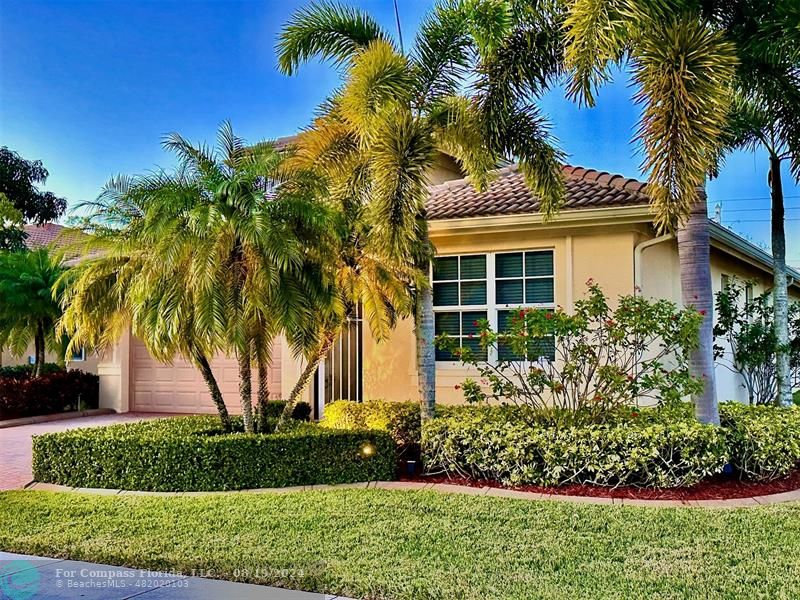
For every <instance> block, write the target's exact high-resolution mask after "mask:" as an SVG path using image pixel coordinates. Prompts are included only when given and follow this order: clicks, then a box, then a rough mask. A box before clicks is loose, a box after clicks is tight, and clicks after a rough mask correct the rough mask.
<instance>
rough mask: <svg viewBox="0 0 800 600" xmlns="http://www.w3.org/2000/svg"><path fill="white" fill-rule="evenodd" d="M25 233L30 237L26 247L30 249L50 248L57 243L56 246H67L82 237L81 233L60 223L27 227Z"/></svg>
mask: <svg viewBox="0 0 800 600" xmlns="http://www.w3.org/2000/svg"><path fill="white" fill-rule="evenodd" d="M25 233H27V234H28V237H27V238H26V239H25V245H26V246H28V248H40V247H42V246H49V245H50V244H53V242H56V244H55V245H56V246H64V245H65V244H68V243H71V242H73V241H75V240H76V239H77V238H78V236H80V235H82V234H81V232H79V231H77V230H75V229H70V228H69V227H64V226H63V225H59V224H58V223H44V224H42V225H33V224H29V225H25Z"/></svg>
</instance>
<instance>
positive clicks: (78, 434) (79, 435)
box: [33, 416, 395, 491]
mask: <svg viewBox="0 0 800 600" xmlns="http://www.w3.org/2000/svg"><path fill="white" fill-rule="evenodd" d="M236 423H237V425H238V424H240V420H238V419H237V420H236ZM365 449H366V450H365ZM33 474H34V478H35V479H36V480H37V481H42V482H47V483H58V484H63V485H71V486H76V487H97V488H119V489H125V490H144V491H212V490H235V489H248V488H266V487H285V486H294V485H314V484H333V483H352V482H357V481H370V480H387V479H393V478H394V474H395V451H394V443H393V442H392V439H391V438H390V437H389V435H388V434H386V433H385V432H380V431H345V430H336V429H328V428H324V427H320V426H318V425H314V424H307V423H297V424H296V425H295V426H293V427H292V428H291V429H290V430H289V431H287V432H285V433H277V434H244V433H229V434H225V433H223V432H222V431H221V429H220V426H219V421H218V419H217V418H216V417H213V416H191V417H174V418H168V419H156V420H152V421H143V422H139V423H128V424H121V425H111V426H108V427H96V428H87V429H73V430H70V431H64V432H59V433H49V434H45V435H41V436H36V437H34V439H33Z"/></svg>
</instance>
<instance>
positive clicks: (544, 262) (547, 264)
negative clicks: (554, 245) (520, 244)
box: [525, 250, 553, 277]
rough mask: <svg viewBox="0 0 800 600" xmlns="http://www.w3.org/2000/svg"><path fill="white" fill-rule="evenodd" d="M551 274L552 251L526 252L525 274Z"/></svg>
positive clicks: (534, 275)
mask: <svg viewBox="0 0 800 600" xmlns="http://www.w3.org/2000/svg"><path fill="white" fill-rule="evenodd" d="M552 274H553V252H552V251H550V250H547V251H544V252H526V253H525V276H526V277H540V276H545V275H552Z"/></svg>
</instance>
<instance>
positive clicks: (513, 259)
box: [495, 252, 522, 277]
mask: <svg viewBox="0 0 800 600" xmlns="http://www.w3.org/2000/svg"><path fill="white" fill-rule="evenodd" d="M495 276H496V277H522V252H515V253H514V254H498V255H497V256H496V257H495Z"/></svg>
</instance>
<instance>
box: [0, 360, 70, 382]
mask: <svg viewBox="0 0 800 600" xmlns="http://www.w3.org/2000/svg"><path fill="white" fill-rule="evenodd" d="M33 368H34V365H9V366H6V367H0V378H5V377H10V378H11V379H30V378H31V377H33ZM64 370H65V369H64V367H62V366H61V365H58V364H56V363H44V364H42V375H50V374H51V373H60V372H63V371H64Z"/></svg>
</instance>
